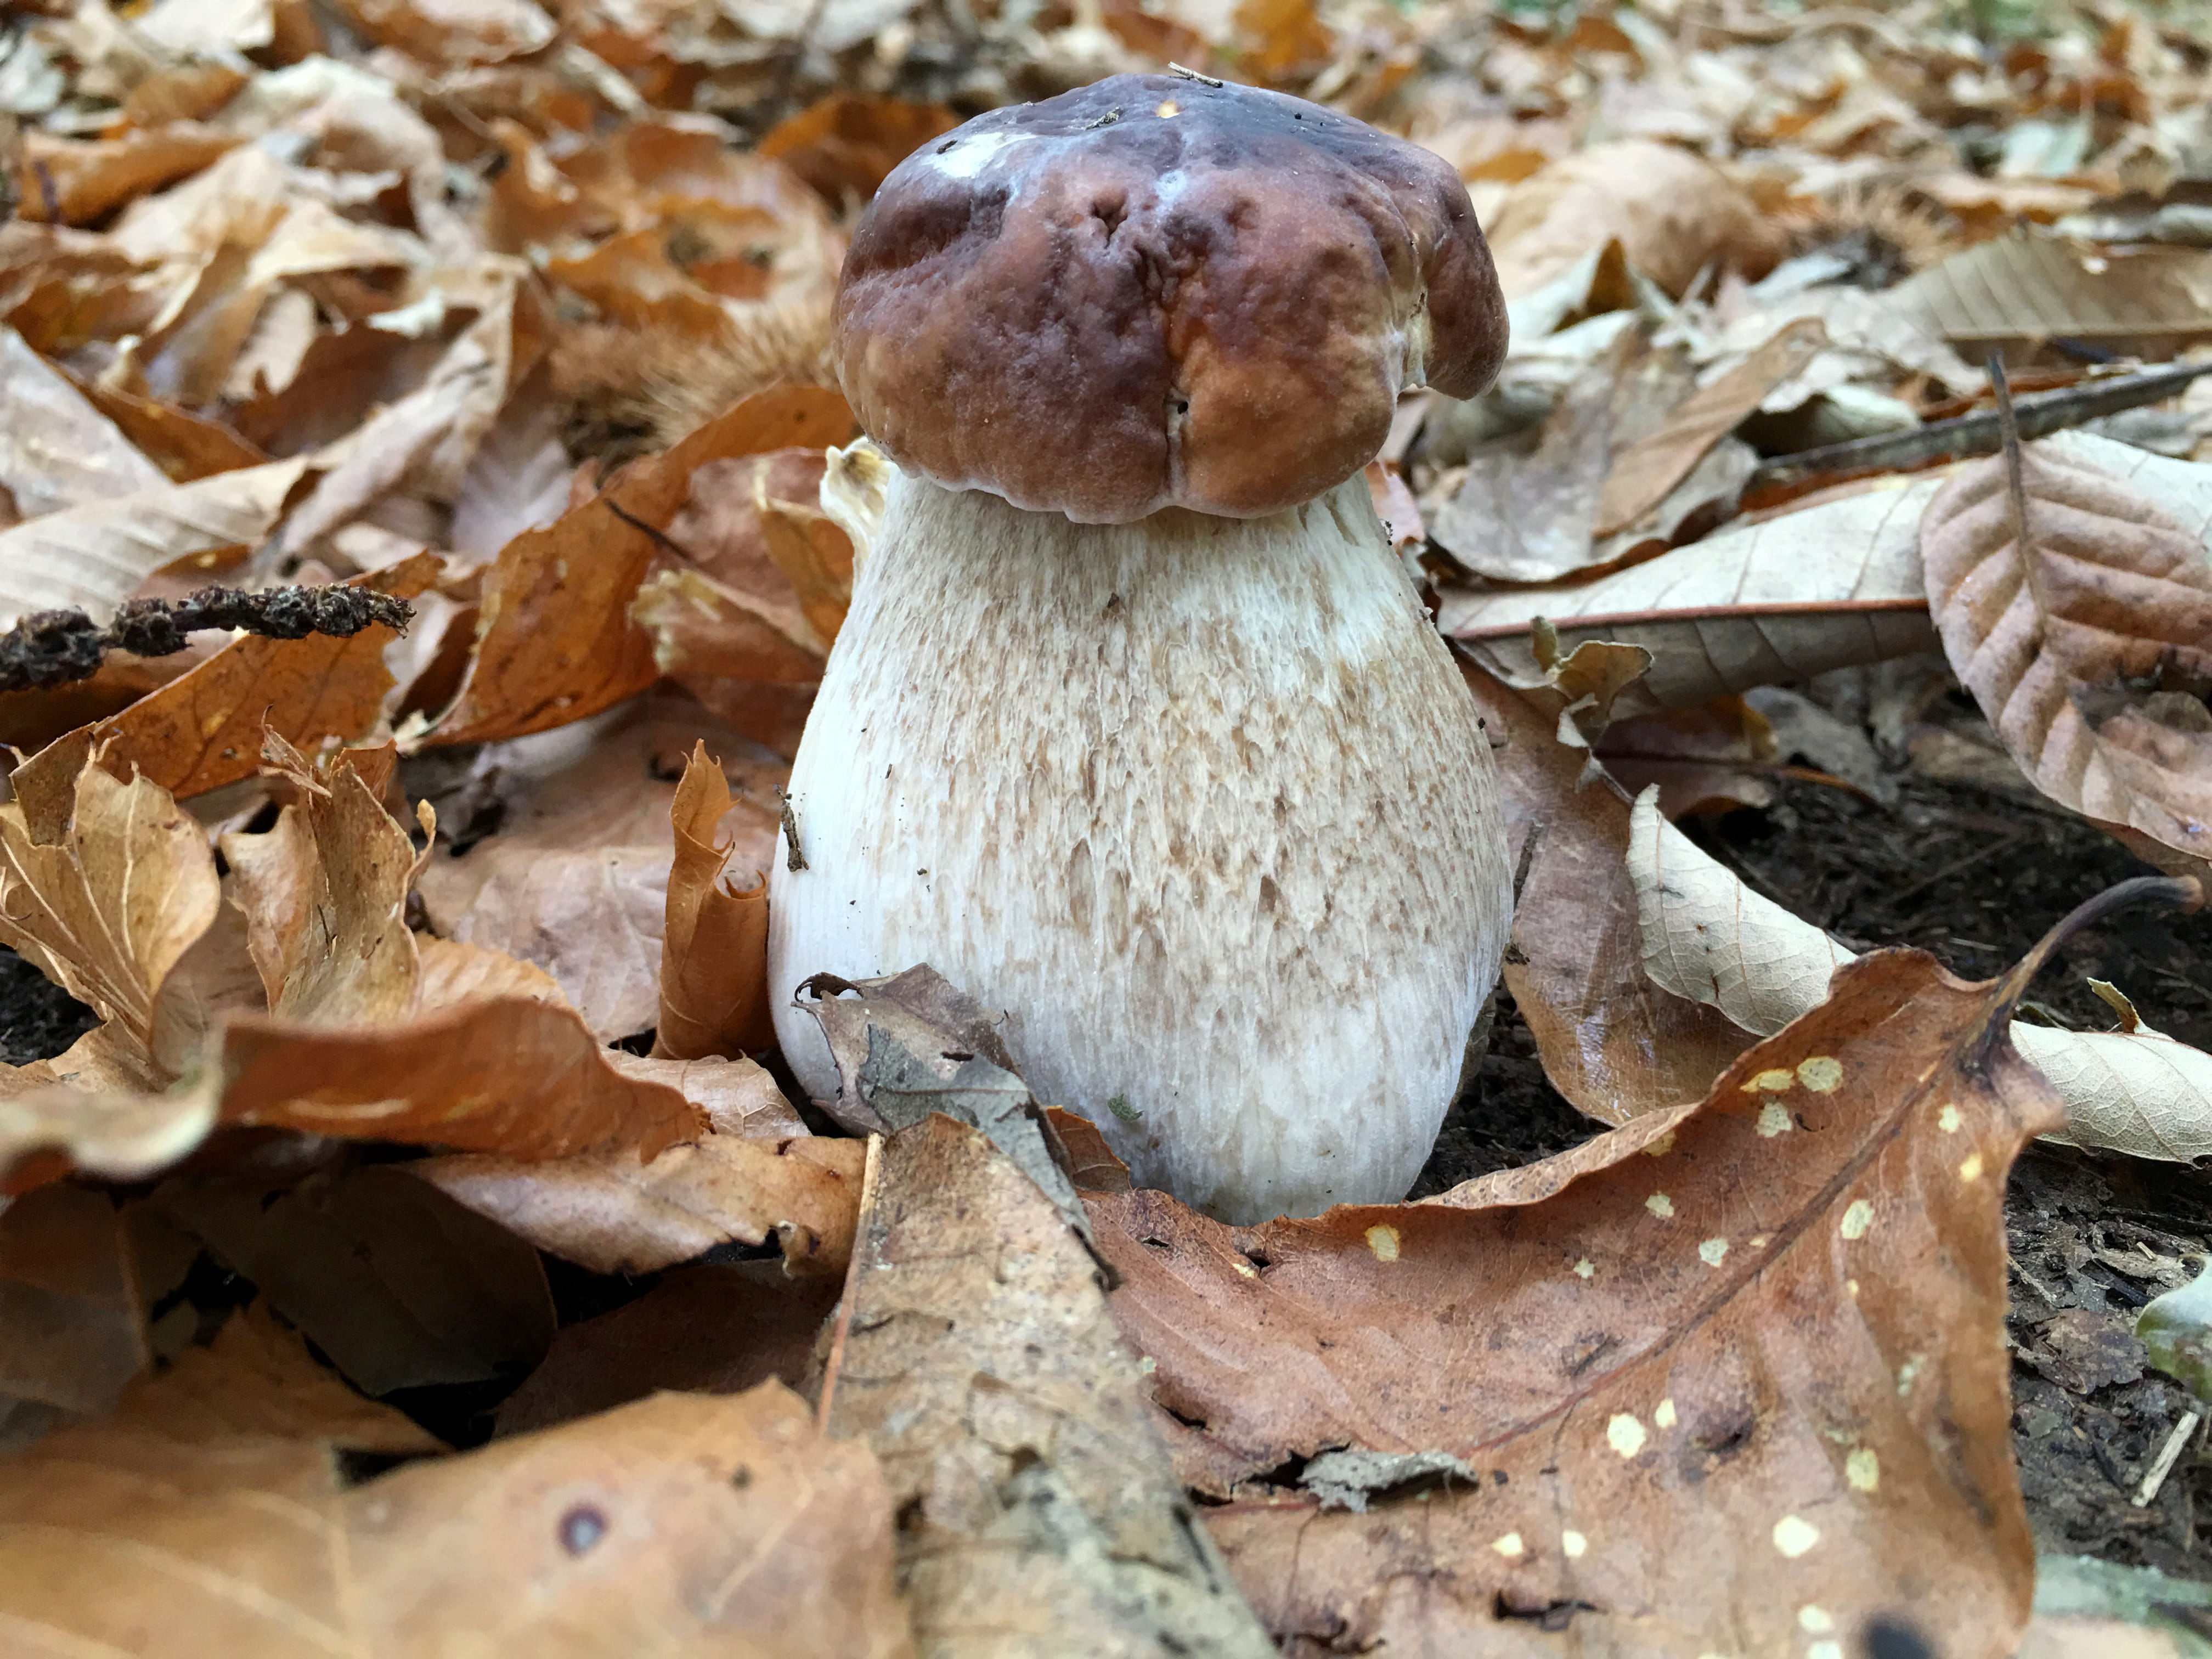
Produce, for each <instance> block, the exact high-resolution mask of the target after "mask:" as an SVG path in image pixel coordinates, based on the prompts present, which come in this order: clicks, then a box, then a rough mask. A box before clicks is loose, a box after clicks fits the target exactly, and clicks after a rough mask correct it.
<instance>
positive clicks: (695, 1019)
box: [653, 738, 775, 1060]
mask: <svg viewBox="0 0 2212 1659" xmlns="http://www.w3.org/2000/svg"><path fill="white" fill-rule="evenodd" d="M732 805H734V803H733V801H732V799H731V796H730V785H729V780H728V779H727V778H726V777H724V776H723V775H722V769H721V765H720V763H719V762H716V761H714V760H711V759H709V758H708V754H707V744H706V742H705V740H704V739H703V738H702V739H701V740H700V741H699V742H698V743H697V744H695V745H694V746H693V748H692V751H691V757H690V760H689V761H687V762H686V763H684V776H683V779H682V781H679V782H678V784H677V786H676V799H675V800H674V802H673V803H672V804H671V806H670V809H669V812H670V818H671V822H672V823H673V824H674V826H675V830H676V858H675V862H674V864H673V865H672V866H671V868H670V870H669V872H668V911H667V923H666V931H665V933H663V934H662V936H661V945H660V1019H659V1025H658V1026H657V1027H656V1028H655V1035H654V1038H653V1053H654V1054H659V1055H665V1056H666V1057H669V1058H671V1059H677V1060H696V1059H697V1058H699V1057H700V1056H701V1055H702V1054H726V1055H734V1054H744V1053H745V1052H747V1051H748V1050H753V1049H760V1048H768V1047H769V1046H770V1045H772V1044H773V1043H774V1042H775V1026H774V1024H772V1023H771V1022H770V1019H769V1006H768V872H766V871H765V870H754V871H753V872H750V878H747V876H746V874H745V872H743V871H742V870H739V871H735V872H733V871H732V870H731V868H730V855H731V854H732V851H733V848H734V844H733V842H725V841H722V840H720V833H721V832H720V824H721V822H722V819H723V818H724V817H725V816H726V815H727V814H728V812H729V811H730V810H731V808H732ZM732 875H734V876H735V877H736V879H735V880H731V879H729V878H730V877H731V876H732Z"/></svg>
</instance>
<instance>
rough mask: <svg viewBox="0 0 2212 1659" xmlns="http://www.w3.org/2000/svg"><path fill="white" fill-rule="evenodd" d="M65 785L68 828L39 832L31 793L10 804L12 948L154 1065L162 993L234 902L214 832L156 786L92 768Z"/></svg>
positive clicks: (7, 895)
mask: <svg viewBox="0 0 2212 1659" xmlns="http://www.w3.org/2000/svg"><path fill="white" fill-rule="evenodd" d="M20 775H21V774H20V773H19V774H18V776H19V777H20ZM64 776H66V775H64ZM54 782H55V783H56V784H57V785H58V786H59V787H60V789H61V790H62V791H63V792H64V793H63V795H62V799H64V800H65V801H66V803H67V805H68V807H69V811H68V814H67V816H65V817H62V818H61V819H60V820H59V821H58V822H46V823H33V820H32V819H31V818H30V817H28V816H27V812H26V808H25V804H24V794H23V791H22V790H21V787H19V788H18V791H17V798H16V799H14V800H11V801H9V802H8V803H6V804H5V805H0V944H4V945H8V946H9V948H10V949H11V950H13V951H15V952H16V953H17V954H19V955H21V956H22V957H26V958H27V959H28V960H29V961H30V962H32V963H34V964H35V965H36V966H37V968H38V969H39V971H40V973H42V974H44V975H46V977H47V978H48V979H50V980H52V981H53V982H54V983H55V984H57V985H59V986H61V987H63V988H64V989H65V990H66V991H68V992H69V994H70V995H71V996H73V997H75V998H76V1000H78V1001H80V1002H83V1003H87V1004H88V1005H90V1006H92V1007H93V1008H94V1010H95V1011H96V1012H98V1013H99V1014H100V1017H101V1018H103V1019H104V1020H106V1021H107V1022H109V1024H111V1025H112V1028H113V1035H114V1036H115V1037H116V1038H117V1039H118V1040H119V1041H120V1042H122V1044H123V1045H124V1048H125V1050H126V1052H127V1053H129V1054H131V1055H132V1056H134V1057H136V1058H137V1060H140V1061H142V1062H143V1063H144V1064H146V1065H148V1066H150V1065H151V1063H152V1057H153V1054H154V1048H155V1038H156V1027H157V1025H158V1023H159V1014H160V1010H159V1006H158V1000H159V997H160V994H161V987H162V985H163V983H164V981H167V978H168V977H169V975H170V974H171V973H172V972H173V970H174V969H176V968H177V966H178V964H179V963H181V962H182V961H183V960H184V958H185V953H186V952H187V951H190V950H191V947H192V945H194V944H195V943H196V942H197V940H198V939H199V938H200V936H201V935H202V934H203V933H206V932H207V931H208V929H209V928H210V927H211V926H212V925H213V924H214V922H215V921H216V913H217V911H218V909H219V908H221V905H222V890H221V887H220V885H219V884H218V883H217V881H216V872H215V860H214V857H213V855H212V854H210V851H209V849H208V844H207V836H206V834H205V832H204V831H203V830H202V829H201V828H200V826H199V825H198V824H197V823H195V822H194V821H193V819H192V817H191V814H189V813H187V812H185V811H184V810H183V809H182V808H180V807H179V806H178V805H177V804H176V802H175V800H174V799H172V798H171V797H170V795H169V794H168V793H167V791H166V790H164V789H162V788H161V787H160V786H159V785H158V784H155V783H154V782H153V781H150V780H149V779H146V778H143V777H139V778H134V779H133V780H132V781H131V782H129V783H124V782H121V781H118V780H117V779H116V778H115V776H114V775H112V774H111V773H109V772H108V771H106V769H103V768H102V767H101V766H100V765H97V764H86V765H84V766H82V769H76V770H75V776H74V781H73V782H70V783H67V784H64V783H62V781H61V779H59V778H57V779H55V780H54ZM43 816H44V814H42V817H43Z"/></svg>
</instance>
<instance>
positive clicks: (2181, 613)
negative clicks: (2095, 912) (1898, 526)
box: [1920, 435, 2212, 869]
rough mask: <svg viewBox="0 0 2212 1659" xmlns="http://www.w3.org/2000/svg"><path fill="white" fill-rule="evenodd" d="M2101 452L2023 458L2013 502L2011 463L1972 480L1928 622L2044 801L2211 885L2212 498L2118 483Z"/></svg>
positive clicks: (1931, 528) (1947, 525)
mask: <svg viewBox="0 0 2212 1659" xmlns="http://www.w3.org/2000/svg"><path fill="white" fill-rule="evenodd" d="M2101 447H2105V446H2102V445H2100V444H2098V443H2097V441H2094V440H2087V439H2083V438H2081V437H2080V436H2078V435H2077V436H2075V437H2074V438H2073V440H2072V441H2071V442H2070V443H2069V444H2067V445H2064V446H2057V447H2054V446H2053V445H2052V444H2051V443H2050V442H2049V441H2045V442H2044V443H2039V444H2032V445H2027V446H2023V447H2021V449H2020V451H2019V454H2018V459H2017V465H2018V468H2019V472H2018V483H2017V487H2016V488H2015V486H2014V484H2013V483H2012V482H2011V481H2012V478H2013V474H2012V472H2011V471H2010V469H2011V466H2012V465H2014V463H2013V462H2012V461H2011V460H2009V459H2008V457H2006V456H1995V457H1991V458H1990V459H1987V460H1984V461H1978V462H1976V463H1974V464H1972V465H1970V466H1968V467H1966V468H1965V469H1964V470H1963V471H1960V474H1959V475H1958V477H1956V478H1954V480H1953V481H1952V482H1951V483H1950V484H1949V486H1948V488H1946V489H1944V491H1943V493H1942V495H1938V496H1937V497H1936V499H1935V501H1932V502H1930V503H1929V507H1928V513H1927V517H1926V518H1925V520H1923V523H1922V526H1921V538H1920V548H1921V556H1922V559H1923V562H1925V564H1926V566H1927V571H1928V593H1929V608H1930V610H1931V611H1932V613H1933V615H1934V617H1935V619H1936V626H1937V627H1938V628H1939V629H1941V630H1942V635H1943V649H1944V652H1945V654H1946V655H1948V657H1949V658H1950V659H1951V666H1952V668H1953V669H1954V671H1956V672H1957V674H1958V676H1959V678H1960V681H1961V682H1962V683H1963V684H1965V685H1966V688H1967V689H1968V690H1971V691H1972V693H1973V694H1974V697H1975V700H1976V701H1977V702H1979V703H1980V704H1981V706H1982V711H1983V713H1984V714H1987V715H1988V716H1989V720H1990V726H1992V727H1993V728H1995V730H1996V734H1997V736H1998V737H1999V738H2002V740H2003V743H2004V745H2005V750H2006V752H2007V753H2008V754H2009V755H2011V757H2013V759H2014V761H2015V763H2018V765H2019V766H2020V768H2021V770H2022V771H2023V772H2025V773H2026V774H2027V776H2028V777H2029V779H2030V780H2031V781H2033V782H2034V784H2035V786H2036V787H2038V788H2039V789H2040V790H2042V791H2043V792H2044V793H2045V794H2047V795H2049V796H2051V798H2052V799H2055V800H2057V801H2060V802H2063V804H2064V805H2068V806H2070V807H2074V808H2075V809H2076V810H2078V811H2081V812H2083V813H2086V814H2087V816H2088V817H2092V818H2094V819H2097V820H2100V822H2103V823H2107V824H2111V825H2116V826H2118V827H2119V828H2120V829H2122V830H2124V831H2133V832H2134V835H2135V837H2136V841H2135V842H2134V844H2136V845H2137V846H2139V847H2140V846H2141V845H2142V843H2143V842H2148V843H2150V844H2151V845H2152V846H2153V847H2154V848H2162V849H2166V852H2167V854H2168V856H2169V858H2170V857H2171V856H2172V854H2181V855H2183V860H2181V861H2177V867H2179V862H2182V861H2185V862H2186V863H2187V864H2188V865H2189V866H2191V867H2194V868H2197V869H2204V868H2206V867H2207V864H2206V860H2212V712H2208V711H2207V709H2206V707H2205V704H2204V702H2203V698H2202V696H2194V695H2191V692H2190V691H2189V690H2185V689H2183V688H2185V687H2186V686H2188V685H2190V684H2192V683H2193V684H2196V685H2197V686H2202V685H2203V684H2204V683H2206V682H2207V681H2208V680H2212V558H2208V557H2207V555H2206V551H2205V547H2206V532H2207V529H2208V526H2212V497H2208V495H2207V492H2205V491H2204V490H2203V488H2202V487H2201V486H2200V487H2199V488H2198V489H2197V491H2196V492H2195V494H2194V495H2193V496H2192V495H2184V494H2182V493H2180V492H2172V493H2167V492H2162V491H2160V489H2159V488H2158V479H2157V476H2156V475H2155V474H2152V473H2148V472H2147V471H2138V470H2136V469H2130V471H2136V477H2134V478H2132V479H2130V478H2129V477H2126V476H2124V475H2123V474H2119V473H2117V472H2114V471H2109V470H2106V468H2104V467H2101V466H2100V465H2097V463H2096V459H2093V458H2094V457H2095V456H2096V455H2097V452H2098V450H2099V449H2100V448H2101ZM2111 447H2113V448H2119V447H2121V446H2118V445H2113V446H2111ZM2189 471H2191V473H2195V472H2197V471H2198V469H2196V468H2191V469H2189ZM2195 482H2196V481H2195V480H2194V479H2192V480H2191V483H2195ZM2168 680H2172V681H2174V682H2176V683H2175V684H2172V686H2171V687H2170V688H2169V686H2168V684H2166V682H2167V681H2168Z"/></svg>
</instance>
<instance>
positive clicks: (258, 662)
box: [17, 553, 440, 799]
mask: <svg viewBox="0 0 2212 1659" xmlns="http://www.w3.org/2000/svg"><path fill="white" fill-rule="evenodd" d="M439 568H440V562H439V560H438V558H437V556H436V555H435V554H431V553H418V554H416V556H414V557H412V558H410V559H406V560H403V561H402V562H399V563H398V564H396V565H392V566H389V567H387V568H385V569H382V570H375V571H371V572H369V573H368V574H367V575H363V576H357V577H356V578H355V579H354V580H353V581H352V582H351V583H349V586H357V587H366V588H369V589H371V590H373V591H374V592H379V593H389V594H391V595H392V596H393V597H394V598H397V599H412V598H414V597H415V596H416V594H418V593H421V592H423V590H425V589H426V588H428V586H430V584H431V583H432V582H434V581H435V580H437V577H438V571H439ZM393 637H394V635H393V633H392V629H389V628H386V627H385V626H383V625H382V624H381V623H372V624H371V625H370V626H368V627H367V628H364V629H362V630H361V632H359V633H358V634H356V635H353V636H352V637H351V638H349V639H338V638H334V637H331V636H330V635H322V634H311V635H307V637H306V638H304V639H297V640H272V639H264V638H262V637H261V636H259V635H245V636H243V637H241V638H239V639H234V640H233V641H230V643H229V644H228V645H226V646H224V647H222V649H221V650H219V651H217V652H216V653H215V654H214V655H213V656H211V657H210V658H209V659H207V660H206V661H205V662H203V663H201V664H200V665H198V666H197V667H196V668H193V669H191V671H188V672H186V673H184V674H181V675H179V676H178V678H175V679H173V680H171V681H169V682H168V683H167V684H166V685H163V686H161V688H160V689H159V690H155V691H152V692H149V693H148V694H147V695H146V696H143V697H141V698H140V699H138V701H137V702H134V703H132V704H131V706H130V707H129V708H125V710H123V712H122V713H121V714H115V715H112V716H110V717H109V718H108V719H106V720H100V721H97V722H95V723H94V726H92V727H91V728H90V733H89V735H90V737H91V739H92V740H93V741H94V742H96V743H100V744H104V745H106V747H105V750H104V756H105V759H104V762H103V763H104V764H105V765H106V766H107V767H109V768H110V769H113V770H116V771H118V772H122V773H125V774H127V773H129V772H130V771H131V769H134V768H135V769H137V771H138V772H139V773H141V774H142V775H144V776H145V777H146V778H148V779H149V780H151V781H153V782H155V783H158V784H160V785H161V787H163V788H164V789H167V790H168V791H169V792H170V793H172V794H173V795H175V796H176V797H177V798H178V799H191V797H192V796H194V795H200V794H204V793H207V792H208V791H209V790H210V789H218V788H221V787H222V786H223V785H224V784H227V783H235V782H237V781H239V780H240V778H250V777H252V775H253V774H254V773H255V771H256V770H257V769H258V768H259V766H260V763H261V744H262V734H263V732H264V731H268V732H274V733H275V734H276V735H277V736H278V737H280V738H283V739H285V740H286V741H287V742H289V743H290V744H294V745H295V746H300V747H313V746H314V745H316V744H319V743H321V742H322V741H323V740H324V739H325V738H338V739H340V740H341V741H344V742H349V743H350V742H355V741H357V740H359V739H361V738H366V737H368V736H369V735H370V734H371V733H372V732H373V731H374V728H375V726H376V724H377V720H378V716H379V714H380V710H381V708H382V707H383V702H384V699H385V696H386V694H387V693H389V692H390V691H391V690H392V674H391V671H389V670H388V669H387V668H386V666H385V665H384V648H385V647H386V646H387V645H389V644H391V643H392V639H393ZM76 740H77V739H76V734H70V736H65V737H62V738H56V739H55V740H54V741H53V742H52V744H48V745H47V746H46V748H45V749H43V750H40V752H39V753H38V754H36V755H34V756H33V757H31V759H30V760H29V761H28V762H27V763H25V765H24V767H23V768H22V769H21V771H19V772H18V773H17V776H18V777H19V778H20V777H21V776H22V775H23V774H24V773H26V772H27V773H29V774H30V775H32V777H33V778H34V779H37V778H40V777H42V776H43V775H46V774H47V773H48V772H50V771H54V770H58V769H64V768H68V767H70V764H71V757H72V756H73V754H74V753H75V750H74V749H73V748H72V746H71V745H72V744H74V743H75V742H76ZM61 775H64V776H65V775H67V773H66V771H63V772H62V773H61Z"/></svg>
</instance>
